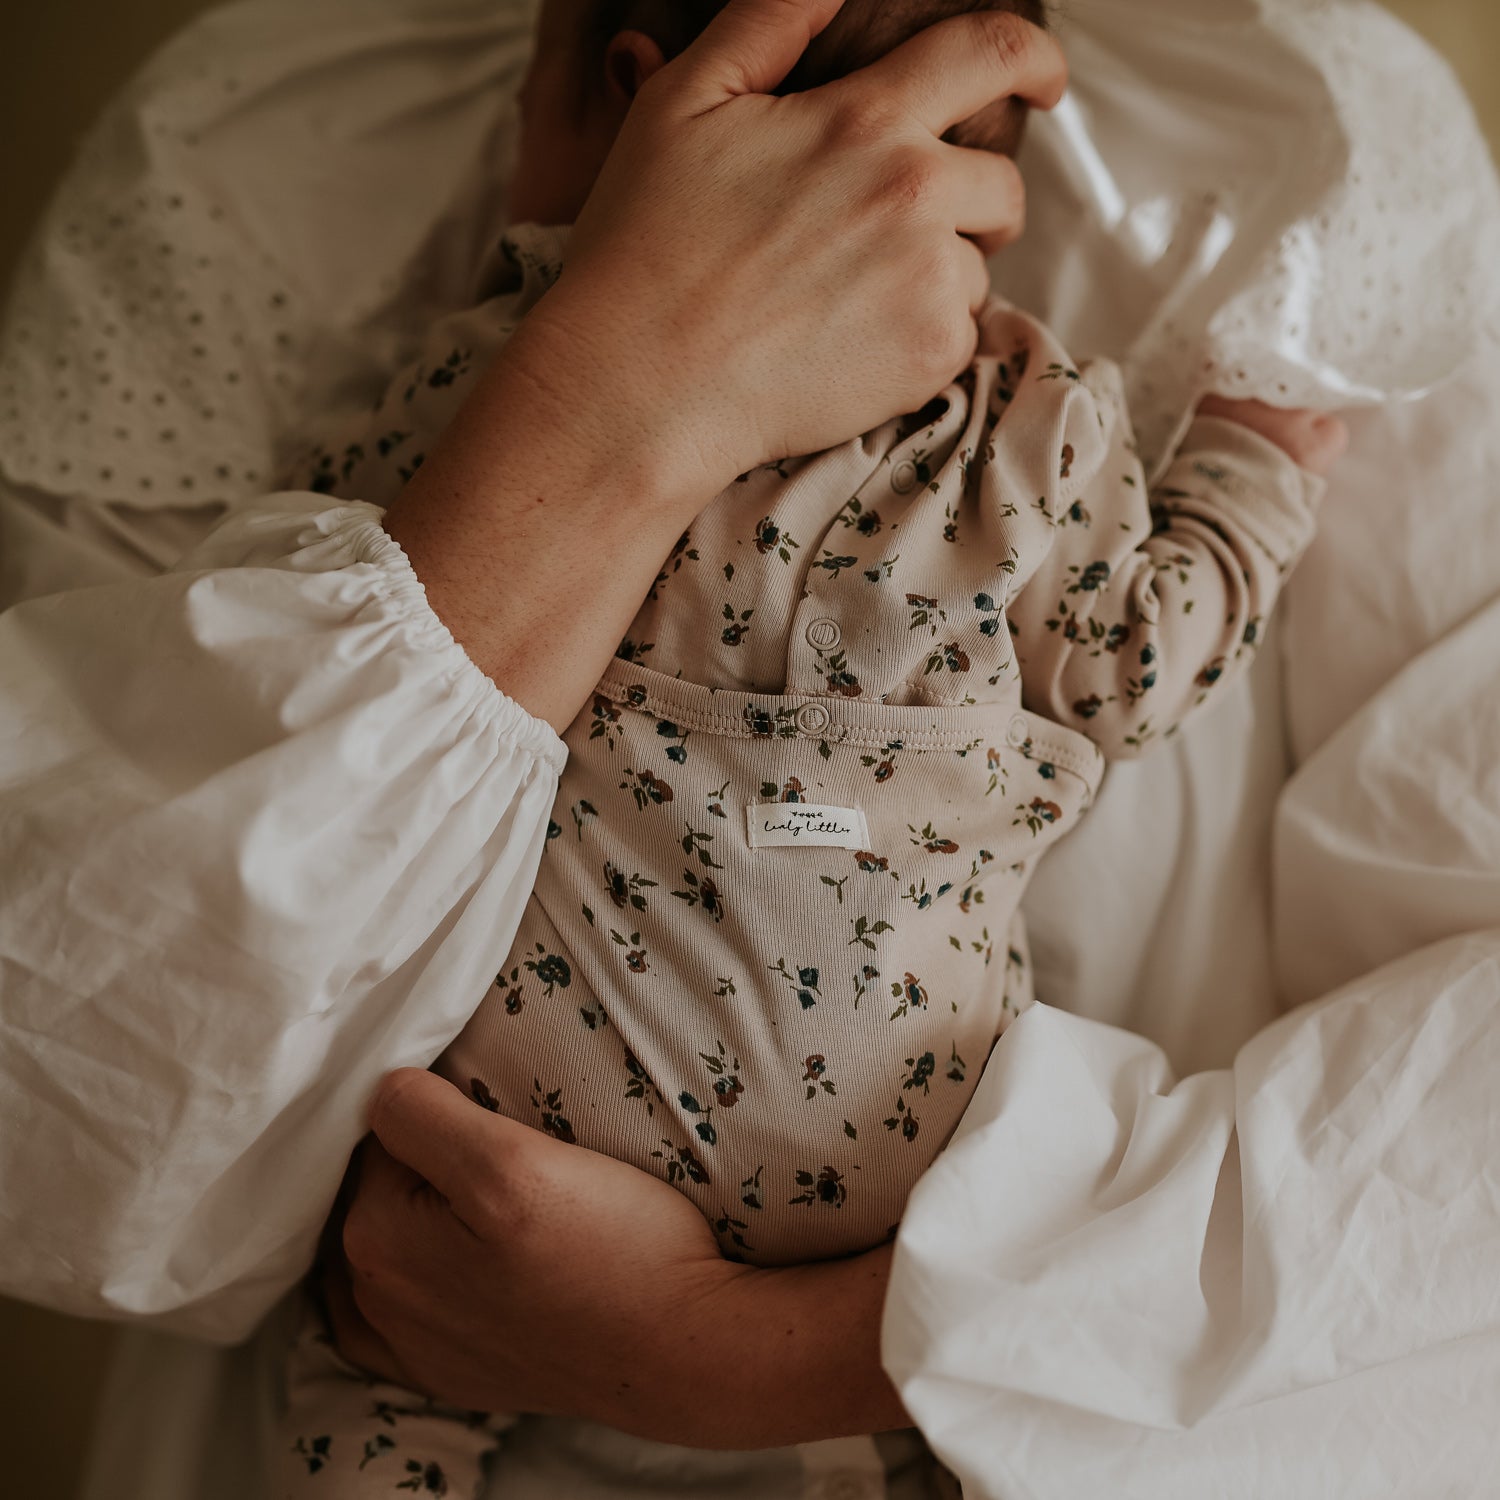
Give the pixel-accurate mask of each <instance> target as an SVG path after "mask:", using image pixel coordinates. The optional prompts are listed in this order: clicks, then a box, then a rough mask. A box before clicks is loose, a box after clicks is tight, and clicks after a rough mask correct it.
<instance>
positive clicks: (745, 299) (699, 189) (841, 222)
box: [532, 0, 1065, 496]
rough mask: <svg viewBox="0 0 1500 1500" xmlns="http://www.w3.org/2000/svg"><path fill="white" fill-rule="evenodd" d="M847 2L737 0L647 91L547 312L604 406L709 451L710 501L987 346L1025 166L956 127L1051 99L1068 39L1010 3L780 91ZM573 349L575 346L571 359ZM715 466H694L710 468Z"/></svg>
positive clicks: (553, 340)
mask: <svg viewBox="0 0 1500 1500" xmlns="http://www.w3.org/2000/svg"><path fill="white" fill-rule="evenodd" d="M839 8H840V7H839V0H730V3H729V4H728V5H727V6H726V7H725V8H724V10H723V11H722V12H721V13H720V14H719V15H718V16H717V17H716V18H715V19H714V20H713V21H712V22H711V23H710V25H709V26H708V28H707V29H706V30H705V31H704V33H703V34H702V36H700V37H699V38H698V40H697V41H696V42H694V43H693V44H692V45H691V46H690V47H688V48H687V50H686V51H685V52H683V53H682V55H681V56H680V57H678V58H676V59H675V60H674V61H672V62H670V63H667V64H666V65H665V66H663V67H661V68H660V69H659V70H658V71H656V72H655V73H654V74H652V76H650V77H649V78H647V79H646V80H645V82H644V83H643V84H642V86H641V88H640V90H639V92H638V94H637V96H636V99H635V103H634V105H633V107H632V108H631V109H630V111H629V114H628V115H627V117H626V119H625V121H624V125H623V127H622V129H621V131H620V134H619V137H618V139H617V141H616V142H615V145H614V148H613V150H612V151H611V153H610V155H609V157H608V159H607V160H606V162H605V164H604V167H603V170H602V172H601V173H600V175H599V178H598V181H597V183H596V184H595V187H594V190H593V192H592V194H591V195H590V197H589V199H588V201H587V203H586V204H585V206H584V209H583V212H582V213H581V215H580V217H579V220H578V224H577V228H576V229H575V231H574V236H573V240H572V243H571V246H570V252H569V261H568V268H567V272H566V275H565V276H564V277H563V279H562V281H561V282H560V283H559V285H558V287H557V288H556V289H555V291H554V292H553V293H551V294H549V296H548V297H547V298H546V299H545V300H544V301H543V303H542V304H541V306H540V307H539V308H538V309H537V313H536V314H534V315H533V316H534V317H535V318H536V319H537V320H539V322H540V325H541V326H540V327H539V328H537V329H535V330H533V333H532V337H533V338H537V337H544V338H546V339H548V340H549V341H550V347H552V348H554V349H556V350H557V351H559V354H558V358H559V359H560V360H562V361H563V362H564V363H566V364H567V366H568V367H569V368H572V367H575V366H576V365H577V363H578V353H579V351H584V353H585V360H586V363H587V364H588V365H589V366H590V367H591V368H592V372H593V375H592V378H591V383H590V390H589V392H588V394H589V396H590V397H591V398H597V399H598V400H600V401H603V402H605V403H606V404H607V405H608V406H609V407H611V408H613V409H614V410H618V409H619V408H620V405H621V404H622V403H624V404H625V405H626V406H627V407H628V409H629V410H630V411H631V412H633V413H635V414H636V415H637V417H638V419H639V420H640V421H641V423H642V424H643V426H644V427H645V428H646V429H647V430H649V431H651V432H652V433H653V434H654V435H655V436H656V438H657V439H658V441H665V442H667V443H671V444H675V445H678V446H680V448H681V449H682V450H683V452H684V454H685V455H688V456H689V457H690V458H691V459H692V460H695V461H696V464H697V467H698V474H697V475H694V476H693V481H694V482H695V483H697V484H698V485H699V487H700V489H701V492H702V494H703V495H704V496H707V495H709V494H712V493H713V491H714V490H715V489H716V488H717V487H719V486H720V485H722V484H725V483H727V482H728V481H729V480H731V479H732V478H733V477H734V476H735V475H736V474H737V473H740V472H742V471H743V470H745V469H748V468H750V467H752V466H753V465H754V464H756V463H758V462H763V461H766V460H769V459H773V458H779V457H782V456H785V455H788V454H797V453H809V452H814V451H817V450H819V449H822V448H826V447H829V446H832V445H834V444H836V443H839V442H843V441H846V440H847V439H848V438H850V437H852V436H854V435H855V434H856V433H859V432H862V431H865V430H867V429H869V428H871V427H874V426H876V425H878V424H879V423H880V422H882V421H884V420H886V419H887V418H889V417H891V416H893V415H895V414H897V413H899V412H902V411H907V410H912V409H915V408H917V407H919V406H921V405H922V404H923V403H924V402H926V401H927V400H928V399H930V398H931V396H932V395H933V394H934V392H935V391H937V390H939V389H941V387H942V386H943V385H944V384H945V383H946V382H947V381H948V380H950V379H952V377H953V376H954V375H956V374H957V373H958V372H959V370H961V369H962V367H963V366H964V364H965V363H966V362H967V360H968V359H969V358H970V356H971V355H972V352H973V349H974V346H975V339H976V333H975V325H974V319H973V314H974V313H975V312H976V311H977V310H978V308H979V307H980V305H981V303H982V302H983V300H984V298H985V297H986V295H987V294H988V290H989V276H988V272H987V270H986V267H985V260H984V257H985V253H986V252H987V251H990V250H993V249H995V248H998V247H999V246H1000V245H1001V244H1004V243H1006V242H1007V241H1009V240H1010V239H1012V238H1014V237H1015V236H1016V235H1017V234H1018V233H1019V232H1020V229H1021V226H1022V222H1023V218H1024V208H1023V191H1022V186H1021V181H1020V177H1019V174H1018V173H1017V171H1016V168H1015V165H1014V163H1013V162H1012V161H1010V160H1009V159H1008V158H1006V157H1003V156H999V155H996V154H993V153H990V152H985V151H979V150H971V149H966V148H963V147H960V146H956V145H951V144H947V143H945V142H944V141H943V140H942V136H943V135H944V134H945V132H947V131H949V130H950V128H951V127H953V126H955V125H958V124H960V123H961V122H963V121H965V120H968V119H971V118H972V117H973V116H975V115H977V114H979V113H981V112H982V111H984V110H985V109H987V108H988V107H990V106H992V105H994V103H995V102H996V101H997V100H1000V99H1002V98H1005V97H1008V96H1019V97H1021V98H1023V99H1025V100H1026V101H1028V102H1029V103H1032V104H1035V105H1039V106H1042V107H1050V106H1051V105H1052V104H1054V103H1056V101H1057V99H1058V98H1059V97H1060V95H1061V93H1062V90H1063V87H1064V83H1065V66H1064V63H1063V58H1062V54H1061V51H1060V50H1059V48H1058V47H1057V45H1056V43H1055V42H1054V41H1053V40H1052V39H1051V38H1050V37H1048V36H1047V34H1046V33H1045V32H1044V31H1042V30H1041V29H1039V28H1038V27H1035V26H1032V25H1030V24H1029V23H1027V22H1026V21H1024V20H1021V19H1020V18H1018V17H1017V16H1015V15H1012V14H1010V13H1008V12H1005V11H991V12H979V13H975V14H967V15H961V16H955V17H952V18H951V19H948V20H945V21H941V22H939V23H938V24H936V25H934V26H932V27H929V28H928V29H927V30H925V31H923V32H920V33H919V34H918V35H916V36H914V37H912V38H911V39H910V40H909V41H907V42H905V43H903V44H902V45H901V46H899V47H897V48H895V49H894V50H893V51H891V52H889V53H888V54H886V55H885V56H884V57H882V58H880V59H879V60H878V61H876V62H875V63H873V64H871V65H870V66H868V67H866V68H863V69H861V70H860V71H858V72H855V73H851V74H849V75H848V76H847V77H845V78H841V79H838V80H837V81H835V82H832V83H829V84H826V85H824V86H822V87H820V88H814V89H811V90H809V91H807V92H805V93H796V94H788V95H786V96H782V97H776V96H773V95H772V94H771V93H770V91H771V90H772V89H774V88H776V87H777V85H778V84H780V83H781V82H782V80H783V79H784V78H785V77H786V76H787V74H788V73H789V72H790V71H791V69H792V68H793V66H794V65H795V64H796V62H797V60H798V58H799V57H800V56H801V54H802V52H803V50H804V49H805V48H806V46H807V44H808V42H809V40H810V39H811V38H812V37H813V36H815V35H816V34H817V33H818V32H819V31H820V30H821V29H822V28H823V27H824V26H826V25H827V24H828V22H829V21H830V20H831V19H832V17H833V16H834V15H835V14H836V13H837V11H838V10H839ZM570 356H571V357H570ZM700 476H701V477H700Z"/></svg>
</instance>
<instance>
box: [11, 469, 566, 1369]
mask: <svg viewBox="0 0 1500 1500" xmlns="http://www.w3.org/2000/svg"><path fill="white" fill-rule="evenodd" d="M564 755H565V751H564V748H563V745H562V742H561V741H560V740H559V739H558V737H557V736H556V734H554V733H553V731H552V729H551V728H550V727H549V726H547V725H546V724H543V723H541V722H540V721H538V720H536V719H534V718H532V717H531V716H530V715H529V714H527V713H526V712H525V711H524V710H522V709H521V708H520V707H519V706H518V705H517V704H515V703H514V702H512V701H511V700H510V699H508V698H507V697H505V696H504V694H502V693H501V692H500V691H498V690H497V689H496V687H495V686H494V684H493V683H492V682H491V681H490V680H489V679H488V678H487V677H485V676H484V675H483V674H482V673H481V672H480V671H479V669H478V668H477V667H475V666H474V664H473V663H472V662H471V661H470V660H469V658H468V657H467V656H466V655H465V654H464V652H463V651H462V650H461V649H460V648H459V646H458V645H457V644H456V643H455V642H454V640H453V638H452V636H451V635H450V634H449V633H448V631H447V629H446V628H445V627H444V626H443V625H442V623H441V622H440V621H439V620H438V619H437V617H436V616H435V615H434V614H433V613H432V611H431V610H430V608H429V607H428V606H427V603H426V600H425V596H424V593H423V589H422V586H421V584H420V583H419V582H418V581H417V579H416V577H415V575H414V574H413V573H412V570H411V568H410V566H409V565H408V563H407V561H406V558H405V555H404V554H403V553H402V551H401V549H400V548H399V547H398V546H397V545H396V543H395V542H393V541H392V540H391V539H390V538H389V537H388V536H387V535H386V534H385V532H384V531H383V530H382V529H381V526H380V512H379V511H377V510H376V509H375V507H373V506H370V505H364V504H345V503H339V502H330V501H329V500H328V499H327V498H326V497H323V496H318V495H311V494H279V495H272V496H269V497H268V498H266V499H264V500H261V501H257V502H255V503H254V504H252V505H250V506H248V507H246V508H245V509H243V510H242V511H240V512H238V513H237V514H235V515H234V516H233V518H232V519H230V520H229V521H228V522H226V523H225V524H223V525H221V526H220V527H219V528H218V529H217V530H215V531H214V532H212V533H211V535H210V536H209V537H208V538H207V539H206V540H205V541H204V542H203V543H202V545H200V546H199V547H198V548H197V549H195V550H194V551H193V552H191V553H189V555H188V556H187V557H185V558H184V559H183V560H182V561H181V562H180V563H179V564H178V565H177V566H176V567H174V568H173V569H172V570H171V571H170V572H167V573H165V574H163V575H161V576H159V577H157V578H154V579H132V580H128V581H121V582H116V583H109V584H103V585H100V586H96V587H93V588H88V589H81V590H75V591H72V592H70V593H67V594H58V595H50V596H43V597H41V598H36V599H32V600H30V601H29V602H26V603H22V604H20V605H18V606H16V607H15V608H13V609H11V610H10V611H8V612H7V613H6V614H4V615H3V616H0V764H3V767H4V770H3V782H0V913H3V917H0V973H3V976H4V981H3V982H4V1011H5V1024H4V1026H3V1027H0V1184H3V1190H0V1222H3V1229H0V1243H3V1244H4V1247H5V1248H4V1253H3V1255H0V1286H3V1287H4V1289H6V1290H8V1291H12V1292H16V1293H19V1294H23V1295H25V1296H26V1297H28V1298H30V1299H33V1300H44V1301H47V1302H49V1303H51V1304H52V1305H53V1306H56V1307H59V1308H62V1309H64V1310H66V1311H70V1312H74V1313H80V1314H85V1315H106V1314H121V1313H126V1314H167V1315H168V1316H167V1317H166V1318H165V1319H164V1325H165V1326H168V1327H174V1328H178V1329H182V1330H185V1331H190V1332H193V1333H195V1334H199V1335H202V1336H204V1337H209V1338H213V1339H223V1340H231V1339H237V1338H240V1337H242V1336H244V1335H245V1334H247V1333H248V1332H249V1331H250V1330H251V1329H252V1328H253V1327H254V1325H255V1323H256V1322H257V1320H258V1319H259V1318H260V1317H261V1316H262V1315H263V1314H264V1313H265V1311H266V1310H267V1308H268V1307H270V1306H271V1304H272V1303H273V1302H274V1301H275V1299H276V1297H277V1296H278V1295H279V1294H280V1293H281V1292H283V1291H284V1290H285V1289H286V1287H287V1286H289V1285H290V1284H291V1283H292V1282H293V1281H294V1280H295V1279H296V1277H297V1276H298V1275H299V1274H300V1273H301V1272H302V1271H303V1270H304V1269H305V1267H306V1265H307V1262H308V1258H309V1256H310V1254H311V1250H312V1247H313V1245H314V1243H315V1240H316V1237H317V1233H318V1229H319V1225H320V1222H321V1219H322V1216H323V1213H324V1212H325V1211H326V1208H327V1206H328V1204H329V1203H330V1202H331V1200H332V1197H333V1194H334V1192H335V1191H336V1189H337V1186H338V1180H339V1175H340V1173H341V1171H342V1169H343V1163H344V1160H345V1159H346V1157H347V1154H348V1152H349V1150H350V1149H352V1147H353V1146H354V1144H355V1143H356V1141H357V1140H358V1139H359V1137H360V1135H361V1134H362V1128H363V1127H362V1116H363V1112H364V1109H365V1105H366V1101H367V1099H368V1097H369V1094H370V1091H371V1087H372V1085H373V1084H374V1083H375V1081H376V1080H377V1079H378V1078H379V1077H380V1076H381V1074H382V1073H384V1072H385V1071H387V1070H388V1069H390V1068H392V1067H394V1066H399V1065H402V1064H418V1065H425V1064H426V1063H427V1062H429V1061H431V1059H432V1058H433V1057H434V1056H435V1055H436V1054H437V1053H438V1052H439V1051H440V1050H441V1049H442V1047H443V1046H444V1044H445V1043H446V1042H447V1041H449V1040H450V1039H451V1038H452V1036H453V1035H454V1034H455V1033H456V1032H457V1031H458V1030H459V1028H460V1027H461V1026H462V1025H463V1023H464V1021H465V1020H466V1019H467V1017H468V1015H469V1013H470V1011H471V1010H472V1009H473V1006H474V1003H475V998H476V997H477V996H479V995H481V994H483V993H484V990H485V987H486V986H487V985H488V983H489V981H490V979H491V978H492V976H493V974H494V971H495V969H496V968H497V967H498V966H499V964H500V961H501V960H502V959H503V958H504V956H505V954H506V953H507V952H508V951H509V948H510V943H511V939H512V937H513V936H514V932H515V928H516V923H517V920H518V917H519V914H520V911H521V908H522V906H523V905H524V902H525V898H526V896H527V895H528V893H529V892H530V889H531V885H532V883H533V880H534V878H535V872H536V866H537V861H538V859H539V858H540V855H541V849H542V845H543V843H544V841H545V836H546V829H547V822H548V815H549V812H550V810H551V805H552V798H553V794H554V792H555V790H556V785H557V777H558V773H559V771H560V770H561V767H562V764H563V760H564Z"/></svg>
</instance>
